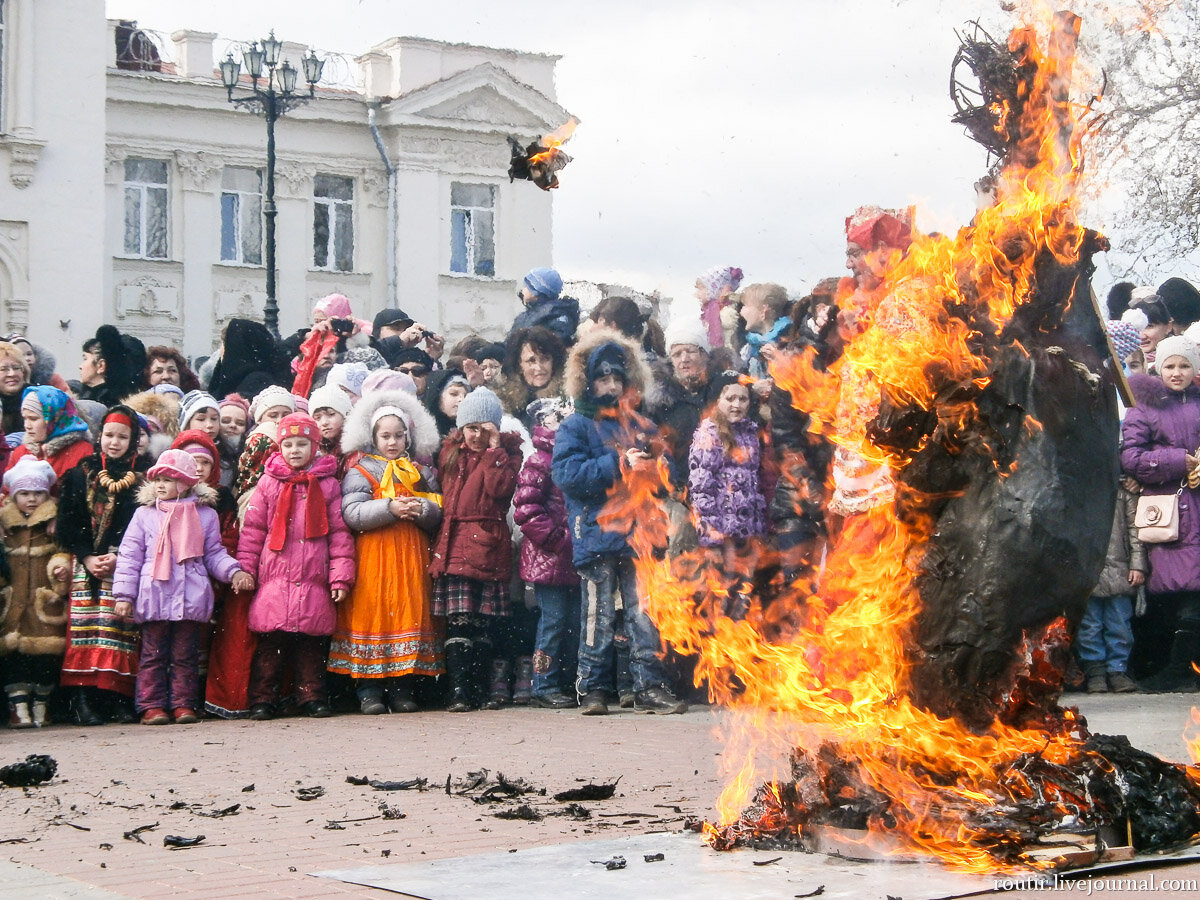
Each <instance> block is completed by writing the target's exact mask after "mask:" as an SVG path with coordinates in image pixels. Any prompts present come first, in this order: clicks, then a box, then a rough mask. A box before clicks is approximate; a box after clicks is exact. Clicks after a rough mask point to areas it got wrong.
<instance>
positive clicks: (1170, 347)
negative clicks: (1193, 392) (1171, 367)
mask: <svg viewBox="0 0 1200 900" xmlns="http://www.w3.org/2000/svg"><path fill="white" fill-rule="evenodd" d="M1172 356H1182V357H1183V358H1184V359H1186V360H1187V361H1188V362H1190V363H1191V364H1192V371H1193V372H1196V373H1197V374H1200V349H1197V347H1196V345H1195V344H1194V343H1193V342H1192V341H1190V340H1188V339H1187V338H1186V337H1184V336H1183V335H1182V334H1174V335H1171V337H1168V338H1163V339H1162V340H1161V341H1159V342H1158V347H1157V348H1156V349H1155V351H1154V360H1155V364H1156V365H1157V366H1158V369H1159V371H1160V372H1161V371H1162V367H1163V363H1165V362H1166V361H1167V360H1168V359H1170V358H1171V357H1172Z"/></svg>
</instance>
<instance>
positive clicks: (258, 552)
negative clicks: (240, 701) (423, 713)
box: [238, 413, 354, 720]
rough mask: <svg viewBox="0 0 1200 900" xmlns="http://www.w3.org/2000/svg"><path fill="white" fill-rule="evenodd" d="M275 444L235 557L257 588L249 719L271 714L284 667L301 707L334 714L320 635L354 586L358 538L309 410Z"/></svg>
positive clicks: (288, 419)
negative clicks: (291, 675) (327, 695)
mask: <svg viewBox="0 0 1200 900" xmlns="http://www.w3.org/2000/svg"><path fill="white" fill-rule="evenodd" d="M278 438H279V450H278V452H276V453H274V454H273V455H272V456H271V457H270V458H269V459H268V460H267V463H266V467H265V471H264V473H263V476H262V478H261V479H260V480H259V482H258V484H257V486H256V487H255V488H254V495H253V496H252V497H251V498H250V503H249V506H248V507H247V508H246V520H245V522H244V523H243V525H242V533H241V538H240V539H239V541H238V562H239V563H240V564H241V566H242V568H243V569H245V570H246V571H247V572H249V573H250V574H251V575H253V576H254V577H255V578H256V579H257V581H258V584H259V588H258V593H257V594H256V595H255V597H254V600H253V601H252V602H251V603H250V630H251V631H253V632H256V633H257V634H258V648H257V649H256V650H255V652H254V660H253V662H252V663H251V667H250V718H251V719H256V720H263V719H269V718H271V717H272V716H273V715H274V714H275V711H276V706H275V704H276V700H277V696H276V695H277V693H278V690H279V681H280V677H281V676H282V674H283V672H284V669H285V667H288V666H290V667H291V668H292V669H293V671H294V673H295V686H296V693H297V699H298V700H299V702H300V709H301V711H302V712H303V713H304V714H305V715H307V716H311V717H312V718H325V717H327V716H329V715H331V711H330V709H329V704H328V703H326V701H325V638H326V637H328V636H329V635H331V634H333V629H334V626H335V625H336V624H337V613H336V611H335V608H334V604H335V603H340V602H341V601H342V600H343V599H345V598H346V596H347V595H348V594H349V591H350V587H351V585H353V584H354V538H353V537H351V535H350V530H349V529H348V528H347V527H346V523H345V522H344V521H343V520H342V489H341V486H340V485H339V484H338V482H337V479H336V478H335V477H334V472H335V470H336V468H337V461H336V460H335V459H334V458H333V457H332V456H318V455H317V446H318V443H319V442H320V440H321V433H320V429H319V428H318V427H317V423H316V422H315V421H314V420H313V418H312V417H311V416H309V415H308V414H307V413H292V414H291V415H289V416H285V417H284V418H283V419H281V420H280V422H279V431H278Z"/></svg>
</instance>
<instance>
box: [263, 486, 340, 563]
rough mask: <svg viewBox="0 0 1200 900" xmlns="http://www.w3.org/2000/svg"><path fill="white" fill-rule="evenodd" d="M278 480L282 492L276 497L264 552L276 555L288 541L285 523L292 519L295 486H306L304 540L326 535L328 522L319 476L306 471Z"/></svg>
mask: <svg viewBox="0 0 1200 900" xmlns="http://www.w3.org/2000/svg"><path fill="white" fill-rule="evenodd" d="M276 477H277V476H276ZM279 480H280V481H282V482H283V490H282V491H281V492H280V494H279V506H277V507H276V508H275V518H274V519H273V520H272V521H271V533H270V535H269V538H268V540H267V548H268V549H270V550H274V551H275V552H276V553H278V552H279V551H280V550H282V549H283V545H284V542H285V541H286V540H287V527H288V520H289V519H291V517H292V498H293V495H294V494H295V492H296V485H298V484H305V485H307V486H308V496H307V498H306V500H305V503H306V506H305V509H304V537H305V538H306V539H308V540H311V539H312V538H319V537H325V535H327V534H329V518H328V515H327V514H326V512H325V494H324V493H322V491H321V476H320V475H317V474H315V473H313V472H310V471H308V470H307V469H306V470H304V471H302V472H296V471H293V472H292V474H291V475H289V476H287V477H286V478H280V479H279Z"/></svg>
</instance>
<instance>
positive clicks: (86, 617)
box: [57, 406, 147, 697]
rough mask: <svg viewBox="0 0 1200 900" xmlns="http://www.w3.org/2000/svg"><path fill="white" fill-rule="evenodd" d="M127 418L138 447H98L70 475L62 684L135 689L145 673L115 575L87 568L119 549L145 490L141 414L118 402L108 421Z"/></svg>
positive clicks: (63, 506)
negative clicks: (91, 559)
mask: <svg viewBox="0 0 1200 900" xmlns="http://www.w3.org/2000/svg"><path fill="white" fill-rule="evenodd" d="M114 417H120V420H121V421H122V423H123V424H126V423H127V424H128V426H129V430H130V434H131V437H130V441H129V445H130V449H129V451H128V452H127V453H126V454H125V456H123V457H121V458H120V459H108V458H107V457H105V455H104V454H103V453H100V452H97V453H94V454H92V455H91V456H89V457H87V458H86V459H84V460H83V461H82V462H80V463H79V465H78V466H76V467H75V468H74V469H72V470H71V471H69V472H67V474H66V476H65V477H64V478H63V481H62V495H61V497H60V499H59V504H58V528H57V531H58V540H59V543H61V544H62V546H63V547H64V548H66V549H67V550H69V551H70V552H71V554H72V555H73V556H74V557H75V569H74V577H73V578H72V581H71V605H70V608H69V610H68V614H67V652H66V656H65V658H64V659H63V670H62V678H61V683H62V684H63V685H70V686H75V687H95V688H102V689H104V690H109V691H115V692H116V693H119V694H124V695H126V696H129V697H132V696H133V689H134V679H135V677H136V676H137V661H138V652H139V647H138V627H137V625H136V624H134V623H133V622H130V621H127V620H124V619H118V618H117V617H116V616H114V615H113V604H114V600H113V595H112V580H111V578H106V579H104V580H100V579H98V578H95V577H94V576H92V574H91V573H89V572H88V570H87V569H86V568H85V567H84V564H83V560H84V558H85V557H88V556H101V555H104V554H106V553H116V552H117V550H118V549H119V548H120V546H121V539H122V538H123V537H124V535H125V529H126V528H127V527H128V526H129V521H130V519H132V518H133V514H134V513H135V512H136V511H137V509H138V503H137V489H138V487H139V486H140V485H141V483H142V481H143V475H142V473H143V472H144V471H145V470H146V466H147V463H146V461H145V460H143V459H141V458H139V457H138V456H137V444H138V435H139V432H140V428H139V426H138V419H137V413H135V412H134V411H133V410H132V409H129V408H128V407H125V406H114V407H113V408H112V410H111V411H110V412H109V414H108V416H107V417H106V418H105V421H109V420H112V419H113V418H114Z"/></svg>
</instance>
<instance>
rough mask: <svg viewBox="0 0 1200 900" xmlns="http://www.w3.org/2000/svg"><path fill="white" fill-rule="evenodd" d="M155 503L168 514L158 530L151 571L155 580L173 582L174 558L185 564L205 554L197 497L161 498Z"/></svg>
mask: <svg viewBox="0 0 1200 900" xmlns="http://www.w3.org/2000/svg"><path fill="white" fill-rule="evenodd" d="M155 505H156V506H157V507H158V511H159V512H162V513H166V518H165V519H163V522H162V525H161V526H160V527H159V529H158V540H156V541H155V542H154V563H153V566H152V567H151V570H150V573H151V575H153V576H154V580H155V581H170V580H171V561H172V559H174V561H175V562H177V563H182V562H184V561H185V560H189V559H197V558H199V557H201V556H203V555H204V529H203V527H202V526H201V525H200V511H199V510H198V509H196V500H195V498H194V497H189V498H186V499H182V500H159V501H157V502H156V503H155ZM172 549H174V554H172V552H171V551H172Z"/></svg>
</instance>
